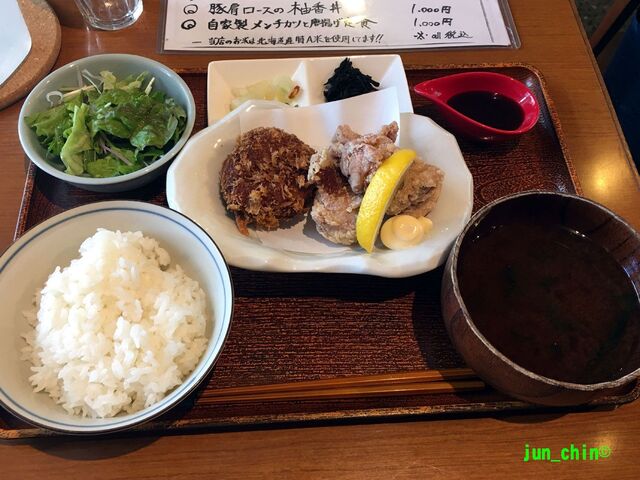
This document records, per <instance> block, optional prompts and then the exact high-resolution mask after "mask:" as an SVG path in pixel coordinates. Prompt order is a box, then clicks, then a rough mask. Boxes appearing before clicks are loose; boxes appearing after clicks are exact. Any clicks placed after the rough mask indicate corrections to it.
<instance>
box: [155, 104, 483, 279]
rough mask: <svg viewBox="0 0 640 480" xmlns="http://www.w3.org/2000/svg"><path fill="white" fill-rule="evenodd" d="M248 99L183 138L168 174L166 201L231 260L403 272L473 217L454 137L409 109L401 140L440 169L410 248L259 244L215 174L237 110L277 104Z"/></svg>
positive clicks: (286, 267)
mask: <svg viewBox="0 0 640 480" xmlns="http://www.w3.org/2000/svg"><path fill="white" fill-rule="evenodd" d="M256 103H257V105H250V104H248V103H247V104H245V105H244V106H243V107H240V108H239V109H236V110H234V111H233V112H232V113H230V114H229V115H228V116H227V117H225V118H224V119H223V120H221V121H220V122H218V123H216V124H215V125H212V126H210V127H208V128H206V129H204V130H202V131H201V132H199V133H198V134H196V135H195V136H194V137H192V138H191V140H189V142H187V144H186V145H185V147H184V148H183V150H182V152H180V154H179V155H178V157H177V158H176V159H175V160H174V162H173V164H172V165H171V167H170V168H169V172H168V174H167V201H168V202H169V206H170V207H171V208H173V209H175V210H177V211H179V212H181V213H183V214H185V215H187V216H188V217H190V218H191V219H192V220H194V221H195V222H196V223H198V224H199V225H200V226H201V227H202V228H203V229H204V230H205V231H206V232H207V233H209V235H211V237H212V238H213V239H214V240H215V241H216V243H217V244H218V246H219V247H220V249H221V250H222V253H223V254H224V256H225V258H226V259H227V261H228V262H229V263H230V264H231V265H234V266H236V267H241V268H247V269H250V270H263V271H276V272H337V273H360V274H370V275H378V276H382V277H408V276H411V275H417V274H419V273H423V272H426V271H429V270H432V269H434V268H436V267H437V266H439V265H441V264H443V263H444V261H445V260H446V256H447V254H448V252H449V249H450V247H451V245H452V244H453V241H454V240H455V238H456V237H457V236H458V234H459V233H460V232H461V231H462V229H463V227H464V226H465V225H466V223H467V222H468V221H469V218H470V217H471V210H472V207H473V179H472V177H471V173H470V172H469V170H468V168H467V166H466V164H465V161H464V158H463V157H462V153H461V152H460V148H459V147H458V143H457V141H456V139H455V138H454V137H453V135H451V134H450V133H448V132H447V131H445V130H443V129H442V128H441V127H439V126H438V125H437V124H436V123H435V122H433V121H432V120H431V119H429V118H427V117H423V116H419V115H414V114H412V113H403V114H401V118H400V137H399V145H400V147H403V148H411V149H414V150H416V151H417V152H418V153H419V155H420V156H421V157H422V158H423V159H424V160H426V161H427V162H428V163H431V164H433V165H436V166H438V167H440V168H441V169H442V170H443V171H444V172H445V180H444V185H443V189H442V194H441V197H440V200H439V202H438V204H437V206H436V208H435V209H434V210H433V212H431V214H430V215H429V218H431V219H432V220H433V223H434V229H433V231H432V232H431V234H430V236H429V238H428V239H427V240H425V241H424V242H423V243H422V244H420V245H419V246H417V247H414V248H412V249H409V250H396V251H393V250H386V249H377V250H375V251H374V252H373V253H372V254H366V253H365V252H364V250H362V249H360V248H356V247H353V248H347V249H345V250H342V251H339V252H337V253H333V254H308V253H297V252H291V251H287V250H281V249H275V248H271V247H268V246H266V245H263V244H262V243H261V242H260V241H259V240H258V238H257V237H256V235H255V232H252V235H251V236H250V237H245V236H243V235H242V234H240V232H238V229H237V228H236V225H235V222H234V220H233V218H232V217H231V216H230V215H227V213H226V210H225V207H224V205H223V203H222V200H221V197H220V189H219V173H220V168H221V166H222V163H223V162H224V160H225V158H226V157H227V155H228V154H229V153H230V152H231V151H232V150H233V148H234V147H235V144H236V138H237V137H238V135H239V134H240V119H239V110H240V109H246V108H256V106H257V107H258V108H278V104H275V105H274V104H273V102H256Z"/></svg>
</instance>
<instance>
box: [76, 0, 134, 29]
mask: <svg viewBox="0 0 640 480" xmlns="http://www.w3.org/2000/svg"><path fill="white" fill-rule="evenodd" d="M75 2H76V5H78V9H79V10H80V12H81V13H82V16H83V17H84V19H85V21H86V22H87V23H88V24H89V25H90V26H91V27H93V28H97V29H100V30H120V29H121V28H125V27H128V26H129V25H131V24H133V23H134V22H135V21H136V20H138V17H139V16H140V14H141V13H142V0H75Z"/></svg>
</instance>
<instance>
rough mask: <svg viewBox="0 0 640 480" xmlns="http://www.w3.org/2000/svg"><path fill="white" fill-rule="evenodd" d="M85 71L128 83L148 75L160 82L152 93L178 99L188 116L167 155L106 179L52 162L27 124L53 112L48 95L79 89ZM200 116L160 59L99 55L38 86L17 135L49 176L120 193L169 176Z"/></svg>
mask: <svg viewBox="0 0 640 480" xmlns="http://www.w3.org/2000/svg"><path fill="white" fill-rule="evenodd" d="M84 70H88V71H89V72H91V73H92V74H94V75H98V74H99V72H101V71H104V70H108V71H111V72H113V74H114V75H115V76H116V77H117V78H118V79H121V78H125V77H127V76H129V75H134V76H137V75H139V74H140V73H142V72H147V73H148V76H147V79H150V78H152V77H153V78H155V80H154V82H153V91H159V92H162V93H164V94H165V95H166V96H167V97H171V98H173V99H174V100H175V103H176V104H177V105H179V106H181V107H182V108H183V109H184V111H185V112H186V126H185V129H184V132H183V133H182V135H181V136H180V137H179V139H177V140H176V142H175V143H174V144H173V146H172V147H171V148H170V149H169V150H168V151H167V152H166V153H165V154H163V155H162V156H160V157H159V158H157V159H156V160H155V161H153V162H151V163H149V165H148V166H145V167H143V168H141V169H140V170H136V171H134V172H131V173H126V174H124V175H117V176H113V177H106V178H94V177H90V176H80V175H71V174H69V173H65V172H64V167H62V166H61V164H59V163H58V162H56V161H55V159H54V158H52V155H51V154H49V153H48V152H47V150H46V148H45V147H44V146H42V145H41V143H40V141H39V139H38V136H37V135H36V132H35V130H34V129H32V128H31V127H30V126H29V125H28V124H27V121H26V120H25V118H26V117H28V116H30V115H32V114H34V113H37V112H42V111H44V110H47V109H49V108H50V107H51V105H50V103H49V101H48V100H47V98H46V97H47V94H48V93H49V92H52V91H56V90H60V89H62V88H65V87H74V86H77V85H78V84H79V75H80V72H82V71H84ZM147 81H148V80H147ZM145 84H146V82H145ZM195 117H196V107H195V102H194V100H193V95H192V94H191V90H189V87H188V86H187V84H186V83H185V82H184V80H182V78H180V76H179V75H178V74H177V73H175V72H174V71H173V70H171V69H170V68H169V67H167V66H165V65H163V64H161V63H159V62H156V61H155V60H151V59H148V58H145V57H140V56H137V55H126V54H104V55H94V56H91V57H86V58H82V59H79V60H76V61H73V62H71V63H68V64H67V65H64V66H63V67H60V68H59V69H57V70H55V71H54V72H52V73H51V74H49V75H48V76H47V77H45V78H44V79H43V80H42V81H41V82H40V83H38V85H36V87H35V88H34V89H33V90H32V91H31V93H30V94H29V96H28V97H27V98H26V100H25V102H24V104H23V106H22V110H20V119H19V122H18V135H19V137H20V143H21V144H22V148H23V149H24V151H25V153H26V154H27V156H28V157H29V159H30V160H31V161H32V162H33V163H34V164H35V165H37V166H38V167H39V168H40V169H41V170H43V171H44V172H46V173H48V174H49V175H51V176H53V177H56V178H58V179H60V180H63V181H64V182H67V183H69V184H71V185H74V186H76V187H79V188H83V189H85V190H91V191H94V192H110V193H115V192H123V191H127V190H133V189H135V188H138V187H141V186H143V185H145V184H147V183H149V182H151V181H153V180H154V179H155V178H157V177H159V176H160V175H162V174H163V173H164V172H166V166H167V164H168V163H169V162H170V161H171V159H173V158H174V157H175V156H176V155H177V153H178V152H179V151H180V149H181V148H182V147H183V145H184V144H185V143H186V141H187V139H188V138H189V136H190V135H191V131H192V130H193V125H194V122H195Z"/></svg>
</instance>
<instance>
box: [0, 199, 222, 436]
mask: <svg viewBox="0 0 640 480" xmlns="http://www.w3.org/2000/svg"><path fill="white" fill-rule="evenodd" d="M98 227H100V228H108V229H111V230H121V231H136V230H140V231H142V232H143V233H144V234H145V235H147V236H150V237H153V238H155V239H157V240H158V242H160V245H161V246H162V247H164V248H165V249H166V250H167V251H168V252H169V254H170V255H171V261H172V263H177V264H179V265H180V266H182V267H183V268H184V270H185V272H186V273H187V274H188V275H189V276H190V277H191V278H194V279H195V280H197V281H198V282H199V283H200V286H201V287H202V289H203V290H204V291H205V293H206V294H207V303H208V310H209V313H210V318H209V319H208V322H207V329H206V333H205V335H206V336H207V337H208V339H209V344H208V346H207V349H206V350H205V352H204V354H203V355H202V358H201V359H200V362H199V363H198V365H197V366H196V368H195V370H194V371H193V372H191V374H190V375H189V376H188V377H187V378H185V380H184V382H183V383H182V384H181V385H179V386H178V387H176V388H175V389H174V390H172V391H171V392H169V393H168V394H167V396H166V397H164V398H163V399H162V400H160V401H159V402H157V403H155V404H153V405H151V406H149V407H147V408H144V409H142V410H140V411H138V412H135V413H131V414H123V415H118V416H116V417H112V418H101V419H100V418H96V419H94V418H84V417H80V416H72V415H70V414H68V413H67V412H65V410H64V409H63V408H62V407H61V406H60V405H56V403H55V402H54V401H53V399H52V398H51V397H49V395H48V394H46V393H43V392H40V393H34V391H33V387H32V386H31V385H30V384H29V380H28V378H29V376H30V375H31V374H32V372H30V365H29V363H28V362H27V361H25V360H22V359H21V353H20V350H21V349H22V348H23V347H24V345H25V344H24V341H23V339H22V338H21V334H23V333H24V332H26V331H27V329H28V328H29V327H28V324H27V321H26V320H25V318H24V316H23V315H22V312H23V311H24V310H27V309H28V308H29V307H30V305H31V302H32V301H33V296H34V294H35V292H36V290H37V289H39V288H42V285H44V282H45V281H46V279H47V277H48V276H49V274H50V273H51V272H53V270H54V269H55V267H56V266H58V265H60V266H65V265H68V264H69V262H70V261H71V259H73V258H76V257H78V255H79V254H78V248H79V247H80V244H81V243H82V241H83V240H84V239H85V238H87V237H89V236H91V235H93V234H94V233H95V232H96V229H97V228H98ZM0 305H2V308H3V321H2V322H0V351H2V354H3V357H2V362H0V405H2V406H4V407H5V408H7V410H9V411H11V412H12V413H13V414H15V415H16V416H18V417H21V418H22V419H24V420H26V421H28V422H29V423H32V424H34V425H37V426H40V427H43V428H47V429H50V430H57V431H61V432H65V433H77V434H81V433H84V434H94V433H105V432H112V431H115V430H122V429H125V428H130V427H132V426H134V425H138V424H140V423H142V422H145V421H147V420H150V419H152V418H154V417H156V416H158V415H160V414H162V413H164V412H166V411H167V410H168V409H170V408H171V407H173V406H174V405H176V404H177V403H178V402H180V401H181V400H182V399H184V398H185V397H186V396H187V395H189V394H190V393H191V392H193V390H194V389H195V388H196V387H197V386H198V384H199V383H200V382H201V381H202V380H204V379H205V378H206V376H207V374H208V373H209V372H210V371H211V369H212V368H213V365H214V362H215V361H216V360H217V358H218V356H219V355H220V352H221V350H222V346H223V344H224V341H225V339H226V336H227V333H228V332H229V328H230V325H231V317H232V312H233V286H232V283H231V277H230V275H229V270H228V268H227V266H226V264H225V261H224V258H223V257H222V255H221V253H220V251H219V250H218V248H217V247H216V245H215V244H214V243H213V241H212V240H211V238H209V237H208V236H207V234H206V233H205V232H203V231H202V229H200V228H198V226H197V225H195V224H194V223H193V222H192V221H191V220H189V219H188V218H186V217H184V216H183V215H180V214H179V213H176V212H174V211H171V210H169V209H168V208H163V207H159V206H156V205H151V204H149V203H142V202H132V201H111V202H98V203H92V204H89V205H84V206H82V207H78V208H73V209H71V210H67V211H65V212H63V213H60V214H58V215H56V216H54V217H52V218H50V219H48V220H46V221H44V222H42V223H40V224H39V225H37V226H36V227H34V228H32V229H31V230H29V231H28V232H27V233H25V234H24V235H23V236H22V237H20V239H19V240H17V241H16V242H15V243H14V244H13V245H12V246H11V247H9V249H7V251H6V252H5V253H4V254H3V255H2V256H1V257H0Z"/></svg>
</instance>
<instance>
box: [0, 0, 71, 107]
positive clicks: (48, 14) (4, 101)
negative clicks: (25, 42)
mask: <svg viewBox="0 0 640 480" xmlns="http://www.w3.org/2000/svg"><path fill="white" fill-rule="evenodd" d="M18 3H19V4H20V9H21V10H22V15H23V17H24V20H25V22H26V24H27V27H28V28H29V33H30V34H31V51H30V52H29V55H27V58H25V59H24V62H22V64H21V65H20V66H19V67H18V69H17V70H16V71H15V72H13V75H11V76H10V77H9V79H8V80H7V81H6V82H5V83H4V84H3V85H2V87H0V110H2V109H3V108H5V107H8V106H9V105H11V104H12V103H13V102H15V101H17V100H20V99H21V98H22V97H24V96H25V95H27V94H28V93H29V92H30V91H31V89H32V88H33V86H34V85H35V84H36V83H38V82H39V81H40V80H42V79H43V78H44V77H45V75H47V73H49V71H50V70H51V67H52V66H53V64H54V63H55V61H56V58H58V53H59V52H60V42H61V39H62V33H61V31H60V23H59V22H58V17H56V14H55V13H54V12H53V10H52V9H51V7H50V6H49V4H48V3H47V2H46V1H44V0H18Z"/></svg>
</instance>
